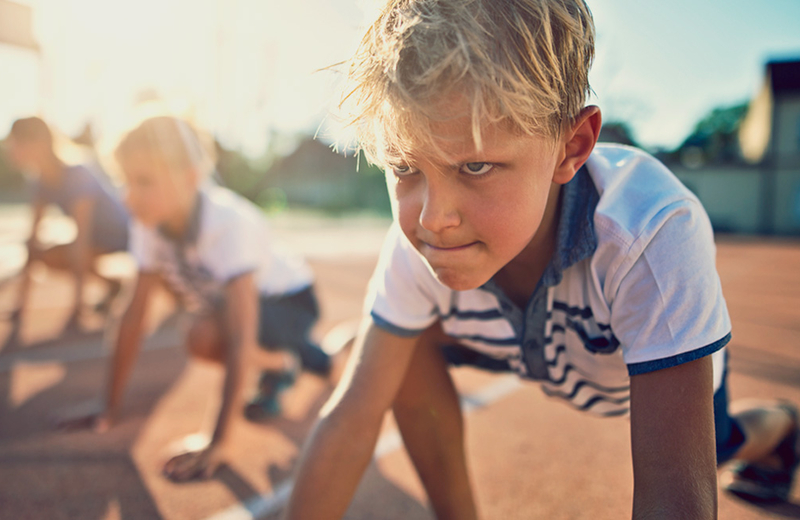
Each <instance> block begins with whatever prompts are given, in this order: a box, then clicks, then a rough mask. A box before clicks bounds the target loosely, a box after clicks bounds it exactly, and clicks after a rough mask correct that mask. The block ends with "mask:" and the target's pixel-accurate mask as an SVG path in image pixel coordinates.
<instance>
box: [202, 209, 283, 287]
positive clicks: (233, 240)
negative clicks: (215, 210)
mask: <svg viewBox="0 0 800 520" xmlns="http://www.w3.org/2000/svg"><path fill="white" fill-rule="evenodd" d="M204 224H206V223H205V222H204ZM213 227H214V230H213V231H212V232H211V233H209V235H207V237H206V238H207V239H209V240H211V241H212V242H211V243H210V244H204V245H203V249H204V250H206V251H207V252H209V254H208V255H207V257H206V261H207V265H208V268H209V269H210V271H211V274H212V276H213V277H214V279H215V280H219V281H222V282H224V283H227V282H229V281H231V280H233V279H234V278H236V277H237V276H241V275H243V274H246V273H251V272H255V271H257V270H259V269H265V270H268V269H270V265H268V262H267V261H266V259H268V258H269V255H267V254H262V250H263V248H268V247H270V244H269V243H264V242H265V240H266V241H267V242H268V241H269V240H268V237H267V236H266V235H265V233H264V232H263V227H262V226H259V225H258V223H257V222H255V221H254V219H253V218H247V216H245V215H242V214H240V213H236V212H235V211H231V213H230V214H226V215H224V217H223V219H222V220H219V221H216V222H215V223H214V225H213Z"/></svg>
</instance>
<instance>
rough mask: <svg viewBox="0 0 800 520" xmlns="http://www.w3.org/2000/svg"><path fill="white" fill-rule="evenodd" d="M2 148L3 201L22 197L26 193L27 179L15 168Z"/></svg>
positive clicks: (0, 177) (0, 156) (0, 186)
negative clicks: (15, 196)
mask: <svg viewBox="0 0 800 520" xmlns="http://www.w3.org/2000/svg"><path fill="white" fill-rule="evenodd" d="M2 149H3V147H2V146H0V193H2V195H3V199H5V198H7V197H9V196H11V195H17V196H19V195H21V194H23V192H24V191H25V177H24V176H23V175H22V172H20V171H19V170H17V169H16V168H14V167H13V166H12V165H11V163H10V162H9V161H8V159H7V158H6V156H5V154H4V153H3V151H2Z"/></svg>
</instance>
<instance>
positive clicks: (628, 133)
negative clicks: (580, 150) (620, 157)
mask: <svg viewBox="0 0 800 520" xmlns="http://www.w3.org/2000/svg"><path fill="white" fill-rule="evenodd" d="M598 141H600V142H601V143H619V144H626V145H628V146H636V147H639V145H638V144H637V143H636V140H635V139H634V138H633V131H632V130H631V127H630V125H629V124H628V123H626V122H625V121H613V120H612V121H608V122H603V126H602V127H601V128H600V137H599V138H598Z"/></svg>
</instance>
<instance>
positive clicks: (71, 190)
mask: <svg viewBox="0 0 800 520" xmlns="http://www.w3.org/2000/svg"><path fill="white" fill-rule="evenodd" d="M63 189H64V190H65V194H64V199H65V200H66V201H70V204H74V203H75V202H76V201H78V200H80V199H85V198H92V199H93V198H96V197H97V196H98V195H99V192H100V191H102V187H101V186H100V182H99V181H98V180H97V179H96V178H95V177H94V174H93V173H92V172H91V171H89V169H88V168H86V167H85V166H73V167H72V168H71V171H70V175H69V177H68V179H67V182H65V183H64V187H63Z"/></svg>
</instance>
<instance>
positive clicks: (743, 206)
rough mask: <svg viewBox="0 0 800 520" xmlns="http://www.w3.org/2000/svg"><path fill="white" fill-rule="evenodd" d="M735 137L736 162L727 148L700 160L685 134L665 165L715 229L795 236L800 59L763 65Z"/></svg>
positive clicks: (799, 217)
mask: <svg viewBox="0 0 800 520" xmlns="http://www.w3.org/2000/svg"><path fill="white" fill-rule="evenodd" d="M734 108H737V107H734ZM736 137H737V139H736V141H737V144H738V148H739V151H740V153H739V156H738V157H736V158H735V159H734V158H732V157H731V153H730V147H724V148H720V149H721V150H724V151H725V153H724V154H720V155H719V156H718V157H708V156H702V155H701V154H700V152H699V151H698V150H699V148H698V146H697V145H698V143H697V136H690V138H689V139H687V141H686V142H685V143H684V145H683V146H682V147H681V149H679V150H678V152H677V153H676V154H674V157H673V162H671V163H670V164H669V165H670V167H671V169H672V170H673V171H674V172H675V174H676V175H677V176H678V178H680V179H681V181H683V182H684V183H685V184H686V185H687V186H688V187H689V188H690V189H692V190H693V191H694V192H695V193H696V194H697V195H698V197H699V198H700V200H701V201H702V202H703V205H704V206H705V208H706V211H707V212H708V214H709V217H710V218H711V222H712V224H713V225H714V228H715V230H717V231H722V232H733V233H748V234H767V235H800V59H793V60H780V61H770V62H768V63H767V64H766V67H765V74H764V81H763V85H762V87H761V89H760V90H759V92H758V93H757V94H756V95H755V97H754V98H753V99H752V100H751V101H750V102H749V103H748V105H747V108H746V111H744V115H743V117H742V118H741V120H740V122H739V124H738V129H737V130H736ZM693 138H694V139H693ZM666 160H667V161H668V160H669V158H667V159H666Z"/></svg>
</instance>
